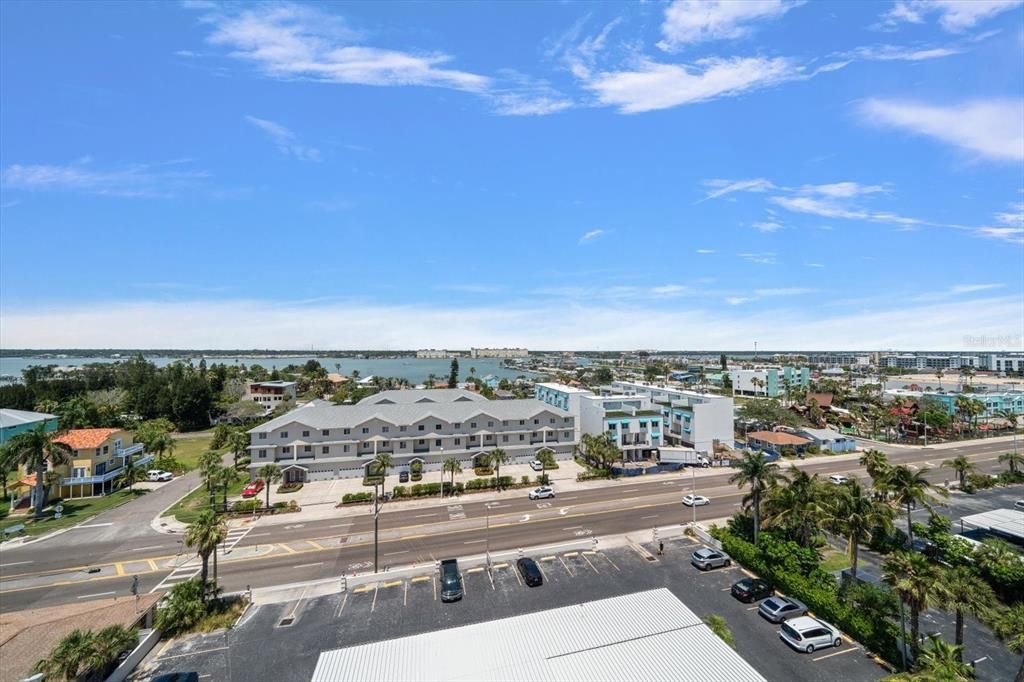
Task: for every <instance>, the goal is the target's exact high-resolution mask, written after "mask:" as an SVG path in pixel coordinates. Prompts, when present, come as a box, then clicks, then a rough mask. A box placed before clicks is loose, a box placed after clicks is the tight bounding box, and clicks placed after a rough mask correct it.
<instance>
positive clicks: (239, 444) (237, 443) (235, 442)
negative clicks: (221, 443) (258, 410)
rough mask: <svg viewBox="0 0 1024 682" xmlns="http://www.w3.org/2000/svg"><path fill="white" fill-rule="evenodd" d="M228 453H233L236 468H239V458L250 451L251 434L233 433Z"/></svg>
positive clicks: (228, 443) (229, 438) (230, 437)
mask: <svg viewBox="0 0 1024 682" xmlns="http://www.w3.org/2000/svg"><path fill="white" fill-rule="evenodd" d="M227 446H228V452H230V453H231V457H232V459H233V464H234V467H235V468H236V469H237V468H238V457H239V456H240V455H242V454H244V453H245V452H247V451H248V450H249V434H247V433H245V432H244V431H232V432H231V435H230V436H228V441H227Z"/></svg>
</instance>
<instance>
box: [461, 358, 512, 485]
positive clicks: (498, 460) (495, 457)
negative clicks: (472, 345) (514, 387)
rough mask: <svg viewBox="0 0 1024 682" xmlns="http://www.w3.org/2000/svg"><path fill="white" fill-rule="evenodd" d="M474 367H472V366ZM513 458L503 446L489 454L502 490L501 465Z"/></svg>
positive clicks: (495, 477) (495, 482)
mask: <svg viewBox="0 0 1024 682" xmlns="http://www.w3.org/2000/svg"><path fill="white" fill-rule="evenodd" d="M470 369H472V368H470ZM511 461H512V458H511V457H510V456H509V454H508V453H507V452H505V451H504V450H503V449H501V448H494V449H493V450H491V453H490V454H489V455H488V456H487V462H488V464H490V465H491V466H492V467H494V487H495V488H497V489H498V490H501V465H502V464H508V463H509V462H511Z"/></svg>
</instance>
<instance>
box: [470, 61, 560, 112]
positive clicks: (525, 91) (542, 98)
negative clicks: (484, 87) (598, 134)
mask: <svg viewBox="0 0 1024 682" xmlns="http://www.w3.org/2000/svg"><path fill="white" fill-rule="evenodd" d="M502 75H503V76H504V80H503V82H502V84H500V85H499V84H498V83H495V84H494V85H493V87H492V88H491V90H490V93H489V95H488V97H490V99H491V100H492V101H493V102H494V111H495V112H496V113H499V114H502V115H504V116H546V115H548V114H555V113H558V112H559V111H565V110H566V109H568V108H570V107H572V106H573V102H572V100H571V99H569V98H568V97H566V96H565V95H563V94H562V93H561V92H559V91H558V90H556V89H555V88H553V87H551V84H550V83H548V82H547V81H545V80H541V79H537V78H531V77H530V76H527V75H525V74H521V73H519V72H517V71H512V70H507V69H506V70H504V71H502Z"/></svg>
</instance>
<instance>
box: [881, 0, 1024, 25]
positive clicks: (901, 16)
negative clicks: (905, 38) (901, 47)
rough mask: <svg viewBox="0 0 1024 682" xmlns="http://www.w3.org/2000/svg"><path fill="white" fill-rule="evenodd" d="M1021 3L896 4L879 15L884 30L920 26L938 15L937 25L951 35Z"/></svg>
mask: <svg viewBox="0 0 1024 682" xmlns="http://www.w3.org/2000/svg"><path fill="white" fill-rule="evenodd" d="M1021 1H1022V0H897V1H896V4H895V5H893V7H892V8H891V9H890V10H889V11H888V12H886V13H885V14H883V15H882V22H883V26H884V27H889V28H893V27H895V26H898V25H899V24H900V23H902V22H908V23H912V24H920V23H922V22H924V20H925V16H927V15H929V14H933V13H934V14H938V16H939V25H940V26H942V28H944V29H945V30H947V31H949V32H951V33H961V32H963V31H966V30H967V29H969V28H973V27H974V26H975V25H977V24H978V23H980V22H982V21H984V20H986V19H988V18H990V17H994V16H995V15H997V14H1001V13H1002V12H1005V11H1007V10H1010V9H1013V8H1014V7H1019V6H1020V5H1021Z"/></svg>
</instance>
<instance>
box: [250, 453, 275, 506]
mask: <svg viewBox="0 0 1024 682" xmlns="http://www.w3.org/2000/svg"><path fill="white" fill-rule="evenodd" d="M256 475H257V476H259V477H260V478H262V479H263V484H264V490H266V491H267V509H270V486H271V485H272V484H274V483H277V482H278V481H280V480H281V467H279V466H278V465H277V464H274V463H273V462H270V463H269V464H264V465H263V466H261V467H260V470H259V471H257V472H256Z"/></svg>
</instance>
